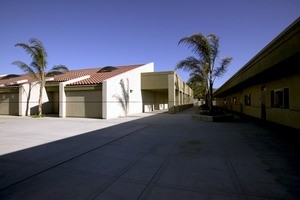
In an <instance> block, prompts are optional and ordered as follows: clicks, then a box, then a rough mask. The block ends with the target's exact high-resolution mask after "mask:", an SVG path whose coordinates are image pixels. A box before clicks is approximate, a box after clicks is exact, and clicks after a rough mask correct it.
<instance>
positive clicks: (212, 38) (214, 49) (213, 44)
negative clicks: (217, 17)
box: [206, 34, 219, 62]
mask: <svg viewBox="0 0 300 200" xmlns="http://www.w3.org/2000/svg"><path fill="white" fill-rule="evenodd" d="M206 38H207V41H208V42H209V44H210V49H211V55H210V56H211V60H212V61H213V62H214V61H215V59H216V57H217V56H218V54H219V38H218V37H217V36H216V35H214V34H209V35H207V36H206Z"/></svg>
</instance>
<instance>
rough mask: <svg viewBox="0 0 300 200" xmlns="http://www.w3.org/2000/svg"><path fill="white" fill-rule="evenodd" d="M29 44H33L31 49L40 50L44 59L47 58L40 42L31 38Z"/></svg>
mask: <svg viewBox="0 0 300 200" xmlns="http://www.w3.org/2000/svg"><path fill="white" fill-rule="evenodd" d="M29 42H30V43H31V44H33V46H32V48H35V49H40V50H41V53H42V54H43V55H44V56H45V57H47V56H48V54H47V52H46V49H45V47H44V45H43V43H42V42H41V41H40V40H38V39H36V38H31V39H30V40H29Z"/></svg>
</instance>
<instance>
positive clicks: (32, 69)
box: [12, 38, 68, 116]
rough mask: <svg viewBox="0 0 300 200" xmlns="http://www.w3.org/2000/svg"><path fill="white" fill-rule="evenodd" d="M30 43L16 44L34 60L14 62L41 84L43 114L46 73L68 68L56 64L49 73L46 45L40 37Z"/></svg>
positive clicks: (40, 101) (40, 98)
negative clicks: (47, 69) (26, 62)
mask: <svg viewBox="0 0 300 200" xmlns="http://www.w3.org/2000/svg"><path fill="white" fill-rule="evenodd" d="M29 43H30V44H25V43H17V44H16V45H15V46H19V47H22V48H23V49H24V50H25V51H26V53H28V54H29V55H30V57H31V58H32V62H31V63H30V65H29V66H28V65H27V64H25V63H24V62H21V61H15V62H13V63H12V64H13V65H16V66H18V67H19V68H20V69H22V70H23V71H24V72H25V73H28V74H31V75H33V76H34V77H35V78H36V79H37V81H38V83H39V84H40V90H39V116H42V95H43V88H44V87H45V83H46V79H45V77H46V75H47V74H48V73H55V72H66V71H68V68H67V67H66V66H64V65H56V66H53V67H52V69H51V70H50V71H49V72H48V73H47V72H46V67H47V52H46V50H45V48H44V45H43V43H42V42H41V41H39V40H38V39H35V38H33V39H30V40H29Z"/></svg>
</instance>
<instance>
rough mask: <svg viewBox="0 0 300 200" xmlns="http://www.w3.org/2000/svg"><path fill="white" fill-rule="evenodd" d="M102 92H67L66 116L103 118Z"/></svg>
mask: <svg viewBox="0 0 300 200" xmlns="http://www.w3.org/2000/svg"><path fill="white" fill-rule="evenodd" d="M101 94H102V92H101V91H99V90H97V91H67V92H66V115H67V116H68V117H90V118H101V117H102V102H101V99H102V97H101Z"/></svg>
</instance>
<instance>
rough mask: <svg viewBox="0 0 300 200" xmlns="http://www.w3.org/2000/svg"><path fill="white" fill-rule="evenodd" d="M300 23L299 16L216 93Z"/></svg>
mask: <svg viewBox="0 0 300 200" xmlns="http://www.w3.org/2000/svg"><path fill="white" fill-rule="evenodd" d="M299 23H300V17H298V18H297V19H296V20H295V21H294V22H293V23H292V24H290V25H289V26H288V27H287V28H285V29H284V30H283V31H282V32H281V33H280V34H279V35H278V36H276V37H275V38H274V39H273V40H271V42H269V44H267V45H266V46H265V47H264V48H263V49H262V50H260V51H259V52H258V53H257V54H256V55H255V56H254V57H253V58H252V59H251V60H250V61H248V62H247V63H246V64H245V65H244V66H243V67H242V68H241V69H240V70H238V71H237V72H236V73H235V74H234V75H233V76H232V77H231V78H230V79H228V80H227V81H226V82H225V83H224V84H223V85H222V86H221V87H220V88H219V89H217V91H215V93H214V94H217V95H218V94H220V93H222V92H224V91H222V90H223V88H225V87H226V86H227V85H228V84H229V83H230V82H231V81H233V79H235V78H236V77H237V76H239V75H241V74H243V73H244V72H245V71H247V70H248V69H249V68H251V67H253V66H254V65H255V64H256V63H257V62H258V61H260V60H261V59H262V58H261V56H263V54H264V53H267V51H268V50H270V49H271V48H272V47H273V46H275V45H276V44H277V42H279V41H280V40H281V39H283V38H284V37H285V36H286V35H288V34H289V33H290V32H292V31H293V30H294V29H295V28H296V27H297V26H299Z"/></svg>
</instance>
